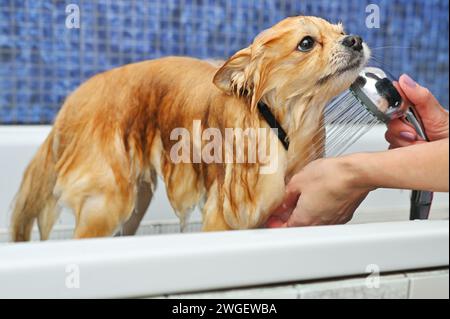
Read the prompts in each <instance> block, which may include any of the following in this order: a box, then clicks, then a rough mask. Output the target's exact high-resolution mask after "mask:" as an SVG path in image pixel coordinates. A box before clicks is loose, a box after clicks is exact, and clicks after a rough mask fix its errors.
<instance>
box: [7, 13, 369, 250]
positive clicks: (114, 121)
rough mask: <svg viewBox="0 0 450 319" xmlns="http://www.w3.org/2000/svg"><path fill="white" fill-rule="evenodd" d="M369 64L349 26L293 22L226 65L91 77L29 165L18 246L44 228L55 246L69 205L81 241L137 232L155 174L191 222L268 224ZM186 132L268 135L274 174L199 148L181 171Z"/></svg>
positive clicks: (151, 65) (186, 61) (150, 66)
mask: <svg viewBox="0 0 450 319" xmlns="http://www.w3.org/2000/svg"><path fill="white" fill-rule="evenodd" d="M368 56H369V49H368V48H367V46H366V45H365V44H364V43H362V40H361V39H360V38H359V37H355V36H347V35H345V34H344V31H343V28H342V26H341V25H333V24H330V23H328V22H327V21H325V20H323V19H320V18H316V17H293V18H288V19H285V20H283V21H281V22H280V23H278V24H277V25H275V26H274V27H272V28H270V29H268V30H266V31H264V32H263V33H261V34H260V35H259V36H258V37H257V38H256V39H255V40H254V42H253V44H251V45H250V46H249V47H247V48H245V49H243V50H241V51H239V52H237V53H236V54H235V55H234V56H233V57H231V58H230V59H229V60H228V61H227V62H226V63H225V64H224V65H223V66H222V67H215V66H214V65H212V64H210V63H207V62H203V61H200V60H195V59H190V58H181V57H169V58H163V59H158V60H152V61H146V62H141V63H136V64H131V65H126V66H123V67H120V68H117V69H114V70H111V71H108V72H105V73H101V74H98V75H96V76H94V77H93V78H91V79H90V80H88V81H87V82H85V83H84V84H82V85H81V86H80V87H79V88H78V89H77V90H76V91H75V92H74V93H73V94H71V95H70V96H69V97H68V98H67V100H66V102H65V103H64V105H63V107H62V109H61V111H60V113H59V115H58V116H57V118H56V122H55V124H54V127H53V129H52V131H51V133H50V135H49V136H48V137H47V139H46V141H45V142H44V144H43V145H42V146H41V147H40V148H39V150H38V152H37V154H36V155H35V157H34V159H33V160H32V162H31V163H30V164H29V166H28V168H27V170H26V172H25V175H24V178H23V181H22V185H21V187H20V190H19V193H18V195H17V198H16V202H15V207H14V211H13V217H12V239H13V240H14V241H24V240H29V238H30V232H31V228H32V225H33V222H34V220H35V219H37V221H38V226H39V230H40V235H41V239H47V238H48V236H49V233H50V231H51V229H52V226H53V224H54V222H55V220H56V219H57V217H58V214H59V210H60V208H61V207H62V206H65V207H68V208H70V209H71V210H72V211H73V212H74V214H75V218H76V228H75V233H74V237H75V238H85V237H96V236H110V235H113V234H114V232H115V231H116V230H117V229H118V228H119V227H120V226H121V225H123V224H125V226H124V227H125V232H126V233H128V234H133V233H134V232H135V230H136V228H137V226H138V225H139V222H140V220H141V218H142V216H143V215H144V213H145V211H146V209H147V206H148V204H149V202H150V200H151V197H152V193H153V190H154V187H155V186H156V185H155V184H156V178H157V175H159V176H161V177H162V179H163V180H164V182H165V185H166V189H167V194H168V197H169V200H170V203H171V205H172V207H173V209H174V210H175V212H176V213H177V215H178V216H179V217H180V219H181V220H182V222H183V221H184V220H185V217H186V216H187V214H188V213H189V212H190V211H191V210H192V209H193V208H194V207H195V206H196V205H201V208H202V213H203V229H204V230H205V231H212V230H228V229H245V228H255V227H259V226H261V225H262V224H264V223H265V221H266V220H267V218H268V217H269V216H268V215H269V214H270V211H271V209H273V208H274V207H275V206H277V205H278V204H279V202H280V201H281V200H282V197H283V193H284V187H285V181H286V180H287V179H288V178H289V177H290V176H292V175H293V174H294V173H295V172H296V171H298V170H299V169H301V168H302V167H303V166H304V165H305V164H307V163H306V161H307V158H310V156H309V155H310V154H311V153H312V152H315V153H316V152H321V150H322V148H323V146H319V149H312V147H311V145H312V143H313V142H314V141H313V136H314V135H316V133H317V131H318V130H319V127H320V123H321V117H322V110H323V107H324V106H325V105H326V103H327V102H328V101H329V100H330V99H331V98H332V97H334V96H336V95H337V94H339V93H340V92H341V91H343V90H345V89H346V88H348V87H349V86H350V84H351V83H352V82H353V81H354V80H355V78H356V76H357V74H358V72H359V71H360V70H361V68H362V67H363V66H364V64H365V63H366V61H367V59H368ZM260 101H262V102H264V103H265V104H266V105H268V106H269V107H270V110H271V112H272V114H273V115H274V117H275V118H276V119H277V120H278V122H279V123H280V124H281V126H282V127H283V128H284V130H285V131H286V132H287V135H288V137H289V140H290V147H289V150H288V151H286V150H285V148H283V145H282V143H280V141H279V140H278V138H277V135H276V134H274V133H273V132H272V131H271V130H270V129H269V127H268V124H267V122H266V120H264V118H263V117H262V116H261V114H260V113H259V112H258V108H257V105H258V103H259V102H260ZM195 121H198V122H197V123H201V124H200V126H199V127H197V128H195V125H193V122H195ZM177 128H184V130H185V131H187V132H188V133H189V134H190V135H191V136H195V135H196V134H199V132H197V131H202V130H205V129H207V128H216V129H217V130H218V131H219V132H221V133H224V132H225V130H226V128H241V129H247V128H264V129H267V133H262V134H261V135H260V137H261V136H263V135H264V134H266V137H268V139H269V141H270V142H271V143H272V142H275V145H276V147H275V149H274V150H273V149H272V150H270V151H269V152H267V153H266V155H267V156H268V158H269V160H271V159H273V158H274V157H275V156H276V157H277V160H276V164H277V165H276V167H275V169H274V170H273V171H272V172H270V173H268V174H261V167H262V166H264V165H266V164H267V163H266V162H264V163H263V161H262V160H259V159H258V160H256V162H250V161H245V162H244V163H241V162H237V161H231V162H226V161H223V162H222V163H220V162H214V163H206V162H205V161H201V162H198V161H197V162H196V161H195V159H194V157H195V156H197V155H199V154H198V152H199V151H198V149H199V148H198V146H199V145H197V147H196V146H195V145H194V146H193V147H191V148H190V149H192V153H191V154H189V159H190V160H191V162H184V161H183V162H181V163H179V162H176V161H174V160H173V156H172V155H173V147H174V146H175V145H176V144H177V142H178V141H177V140H174V139H173V138H172V137H173V136H172V135H173V132H174V130H176V129H177ZM249 141H250V140H249V139H248V138H246V140H245V144H244V145H245V150H247V149H248V148H250V144H249ZM258 141H260V140H259V139H258ZM191 143H194V144H195V142H193V141H192V140H191ZM224 143H225V142H224ZM233 143H235V142H233ZM233 145H234V144H233ZM200 149H201V148H200ZM221 152H222V154H216V156H217V155H223V154H224V153H223V151H221ZM234 156H236V155H234ZM219 157H221V156H219ZM245 158H246V159H248V158H249V156H247V155H245ZM234 159H235V157H234Z"/></svg>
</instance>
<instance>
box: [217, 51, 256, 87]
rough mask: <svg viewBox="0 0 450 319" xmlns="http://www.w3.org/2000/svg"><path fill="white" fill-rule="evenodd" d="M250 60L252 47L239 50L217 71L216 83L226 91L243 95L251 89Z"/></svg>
mask: <svg viewBox="0 0 450 319" xmlns="http://www.w3.org/2000/svg"><path fill="white" fill-rule="evenodd" d="M250 61H251V48H250V47H248V48H245V49H243V50H241V51H239V52H237V53H236V54H235V55H233V56H232V57H231V58H230V59H229V60H228V61H227V62H225V64H224V65H223V66H222V67H221V68H220V69H219V71H217V73H216V75H215V76H214V80H213V82H214V84H215V85H216V86H217V87H218V88H219V89H221V90H222V91H224V92H225V93H228V94H236V95H243V92H244V91H247V90H248V89H249V88H247V85H248V79H247V75H246V68H247V67H248V66H249V64H250Z"/></svg>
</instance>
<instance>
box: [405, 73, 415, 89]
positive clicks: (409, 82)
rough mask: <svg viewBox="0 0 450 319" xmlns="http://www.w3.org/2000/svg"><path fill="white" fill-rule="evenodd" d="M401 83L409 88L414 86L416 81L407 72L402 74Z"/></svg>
mask: <svg viewBox="0 0 450 319" xmlns="http://www.w3.org/2000/svg"><path fill="white" fill-rule="evenodd" d="M403 83H405V84H406V85H407V86H409V87H410V88H415V87H416V86H417V83H416V81H414V80H413V79H412V78H411V77H410V76H409V75H408V74H404V75H403Z"/></svg>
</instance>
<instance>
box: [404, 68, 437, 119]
mask: <svg viewBox="0 0 450 319" xmlns="http://www.w3.org/2000/svg"><path fill="white" fill-rule="evenodd" d="M399 84H400V87H401V88H402V90H403V92H404V94H405V95H406V96H407V97H408V99H409V100H410V101H411V102H412V103H413V104H414V106H415V108H416V110H417V112H418V113H419V115H420V116H423V115H424V114H425V113H426V112H432V111H435V110H440V108H441V106H440V104H439V102H438V100H437V99H436V98H435V97H434V96H433V94H432V93H431V92H430V90H428V89H427V88H425V87H423V86H421V85H419V84H418V83H416V81H414V80H413V79H412V78H411V77H410V76H408V75H406V74H403V75H402V76H401V77H400V80H399Z"/></svg>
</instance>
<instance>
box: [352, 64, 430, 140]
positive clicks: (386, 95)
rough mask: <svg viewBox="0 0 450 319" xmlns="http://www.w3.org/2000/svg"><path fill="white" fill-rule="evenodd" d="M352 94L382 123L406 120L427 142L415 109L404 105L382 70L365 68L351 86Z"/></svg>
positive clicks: (391, 82)
mask: <svg viewBox="0 0 450 319" xmlns="http://www.w3.org/2000/svg"><path fill="white" fill-rule="evenodd" d="M350 92H351V93H352V94H353V95H354V96H355V98H356V99H357V100H358V101H359V102H360V103H361V104H362V105H363V106H365V107H366V108H367V110H368V111H369V112H370V113H372V114H373V115H374V116H376V117H377V118H378V119H379V120H380V121H382V122H384V123H385V124H388V123H389V122H390V121H391V120H393V119H398V118H406V120H408V122H409V123H410V124H411V125H412V126H413V127H414V129H415V130H416V132H417V134H418V135H419V136H420V137H421V138H423V139H424V140H427V136H426V134H425V130H424V128H423V126H422V124H421V122H420V119H419V117H418V116H417V115H416V114H415V112H414V108H412V107H410V106H409V105H408V104H407V103H403V102H404V101H403V99H402V96H401V95H400V93H399V92H398V90H397V89H396V88H395V86H394V84H393V81H392V80H391V79H390V78H389V77H388V76H387V75H386V73H385V72H384V71H383V70H381V69H380V68H374V67H366V68H364V69H363V70H362V71H361V72H360V74H359V76H358V78H357V79H356V81H355V82H354V83H353V84H352V85H351V86H350Z"/></svg>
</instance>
